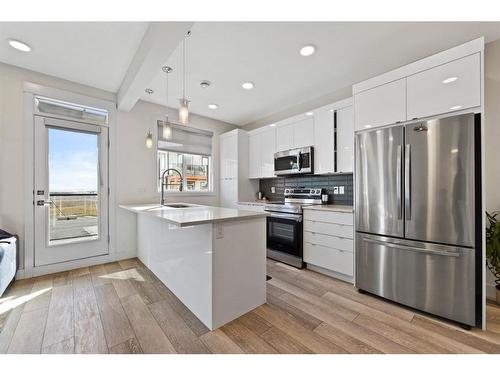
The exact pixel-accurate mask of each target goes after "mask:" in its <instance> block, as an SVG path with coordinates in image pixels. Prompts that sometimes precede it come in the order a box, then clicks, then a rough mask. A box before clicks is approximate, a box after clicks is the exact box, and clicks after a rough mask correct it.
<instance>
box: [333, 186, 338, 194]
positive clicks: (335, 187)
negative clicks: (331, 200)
mask: <svg viewBox="0 0 500 375" xmlns="http://www.w3.org/2000/svg"><path fill="white" fill-rule="evenodd" d="M338 193H339V187H338V186H334V187H333V194H334V195H337V194H338Z"/></svg>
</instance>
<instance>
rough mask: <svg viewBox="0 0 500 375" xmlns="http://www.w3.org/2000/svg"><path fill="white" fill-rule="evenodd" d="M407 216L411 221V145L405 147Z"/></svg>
mask: <svg viewBox="0 0 500 375" xmlns="http://www.w3.org/2000/svg"><path fill="white" fill-rule="evenodd" d="M405 216H406V220H411V145H410V144H409V143H408V144H406V146H405Z"/></svg>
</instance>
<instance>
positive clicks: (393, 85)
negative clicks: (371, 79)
mask: <svg viewBox="0 0 500 375" xmlns="http://www.w3.org/2000/svg"><path fill="white" fill-rule="evenodd" d="M354 108H355V121H356V126H355V128H356V130H363V129H368V128H374V127H377V126H384V125H390V124H394V123H396V122H400V121H405V120H406V78H402V79H398V80H396V81H393V82H389V83H386V84H383V85H380V86H377V87H374V88H371V89H369V90H366V91H362V92H360V93H358V94H356V95H355V96H354Z"/></svg>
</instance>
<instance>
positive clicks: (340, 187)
mask: <svg viewBox="0 0 500 375" xmlns="http://www.w3.org/2000/svg"><path fill="white" fill-rule="evenodd" d="M339 194H344V187H343V186H339Z"/></svg>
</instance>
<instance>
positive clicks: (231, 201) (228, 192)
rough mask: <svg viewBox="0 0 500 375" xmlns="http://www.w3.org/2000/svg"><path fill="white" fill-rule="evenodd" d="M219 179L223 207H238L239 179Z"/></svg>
mask: <svg viewBox="0 0 500 375" xmlns="http://www.w3.org/2000/svg"><path fill="white" fill-rule="evenodd" d="M219 181H220V205H221V207H227V208H236V207H237V203H238V180H237V179H225V180H219Z"/></svg>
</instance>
